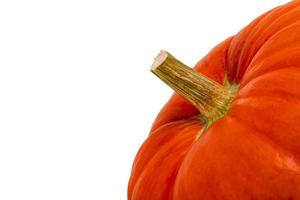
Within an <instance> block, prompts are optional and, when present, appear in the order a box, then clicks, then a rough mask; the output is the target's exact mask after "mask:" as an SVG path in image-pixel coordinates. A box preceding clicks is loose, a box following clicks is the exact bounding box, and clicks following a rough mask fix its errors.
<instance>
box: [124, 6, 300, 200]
mask: <svg viewBox="0 0 300 200" xmlns="http://www.w3.org/2000/svg"><path fill="white" fill-rule="evenodd" d="M195 70H196V71H198V72H201V73H202V74H204V75H206V76H207V77H209V78H211V79H214V80H215V81H217V82H219V83H223V82H224V79H225V77H227V78H228V80H229V81H230V82H231V83H236V84H238V85H239V89H238V92H237V94H236V96H235V97H234V99H233V101H232V103H231V105H230V108H229V110H228V112H227V113H226V114H225V115H224V116H223V117H222V118H221V119H219V120H217V121H215V122H214V123H213V124H212V125H211V126H210V127H209V128H208V129H206V130H205V131H204V132H203V134H202V135H201V137H200V138H197V134H198V133H199V131H200V130H201V129H202V128H203V124H201V122H200V121H198V120H195V119H192V117H193V116H196V115H198V114H199V111H197V109H196V108H195V107H194V106H192V105H191V104H190V103H189V102H187V101H186V100H185V99H184V98H182V97H180V96H179V95H177V94H174V95H173V96H172V97H171V99H170V100H169V102H168V103H167V104H166V105H165V106H164V108H163V109H162V110H161V112H160V113H159V115H158V117H157V119H156V120H155V122H154V124H153V127H152V130H151V133H150V135H149V138H148V139H147V140H146V141H145V143H144V144H143V145H142V147H141V149H140V150H139V152H138V154H137V156H136V159H135V161H134V164H133V169H132V174H131V178H130V181H129V185H128V199H130V200H140V199H142V200H200V199H204V200H215V199H217V200H219V199H228V200H240V199H243V200H247V199H262V200H265V199H272V200H273V199H279V200H285V199H286V200H288V199H294V200H295V199H300V1H292V2H290V3H288V4H285V5H283V6H280V7H277V8H275V9H273V10H271V11H269V12H267V13H265V14H263V15H262V16H260V17H258V18H257V19H256V20H254V21H253V22H252V23H250V24H249V25H248V26H247V27H245V28H244V29H243V30H242V31H241V32H239V33H238V34H237V35H235V36H233V37H231V38H229V39H227V40H225V41H224V42H222V43H221V44H219V45H218V46H216V47H215V48H214V49H213V50H212V51H211V52H210V53H209V54H208V55H207V56H206V57H204V58H203V59H202V60H201V61H200V62H199V63H198V64H197V65H196V66H195Z"/></svg>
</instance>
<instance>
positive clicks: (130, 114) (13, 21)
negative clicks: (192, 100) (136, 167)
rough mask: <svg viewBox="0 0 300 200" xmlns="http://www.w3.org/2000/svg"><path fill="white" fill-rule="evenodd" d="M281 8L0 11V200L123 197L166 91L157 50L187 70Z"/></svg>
mask: <svg viewBox="0 0 300 200" xmlns="http://www.w3.org/2000/svg"><path fill="white" fill-rule="evenodd" d="M285 2H288V1H285V0H265V1H261V0H248V1H238V0H227V1H220V0H219V1H217V0H210V1H199V0H194V1H192V0H185V1H177V0H167V1H163V0H151V1H141V0H127V1H126V0H123V1H122V0H118V1H117V0H110V1H109V0H107V1H103V0H100V1H99V0H98V1H90V0H85V1H83V0H81V1H78V0H72V1H71V0H70V1H67V0H51V1H38V0H36V1H32V0H29V1H14V0H9V1H8V0H7V1H6V0H3V1H0V199H1V200H9V199H14V200H23V199H30V200H45V199H49V200H50V199H51V200H54V199H55V200H68V199H70V200H71V199H72V200H76V199H82V200H94V199H101V200H102V199H109V200H110V199H112V200H118V199H126V192H127V191H126V190H127V182H128V179H129V175H130V170H131V165H132V162H133V159H134V156H135V154H136V152H137V150H138V148H139V146H140V145H141V144H142V142H143V140H144V139H145V138H146V137H147V134H148V131H149V129H150V126H151V123H152V121H153V120H154V118H155V116H156V114H157V113H158V111H159V109H160V108H161V107H162V106H163V104H164V103H165V102H166V100H167V99H168V98H169V96H170V95H171V93H172V91H171V90H170V89H169V88H168V87H167V86H165V85H164V84H163V83H162V82H160V81H159V80H158V79H157V78H156V77H155V76H154V75H152V74H151V73H150V72H149V68H150V65H151V63H152V60H153V57H154V56H156V54H157V53H158V52H159V50H160V49H165V50H168V51H170V52H171V53H172V54H174V55H175V56H176V57H178V58H179V59H181V60H182V61H183V62H185V63H186V64H188V65H190V66H193V65H194V64H195V63H196V62H197V61H198V60H199V59H200V58H201V57H202V56H204V55H205V54H206V53H207V52H208V51H209V50H210V49H211V48H212V47H213V46H215V45H216V44H217V43H218V42H221V41H222V40H223V39H225V38H227V37H228V36H230V35H232V34H235V33H236V32H237V31H239V30H240V29H241V28H242V27H243V26H245V25H246V24H248V23H249V22H250V21H251V20H252V19H254V18H255V17H256V16H258V15H259V14H262V13H263V12H265V11H267V10H269V9H271V8H273V7H274V6H277V5H280V4H281V3H285Z"/></svg>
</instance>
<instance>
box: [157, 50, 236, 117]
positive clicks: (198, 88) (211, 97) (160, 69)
mask: <svg viewBox="0 0 300 200" xmlns="http://www.w3.org/2000/svg"><path fill="white" fill-rule="evenodd" d="M151 72H153V73H154V74H155V75H156V76H157V77H158V78H160V79H161V80H162V81H163V82H165V83H166V84H167V85H168V86H170V87H171V88H172V89H173V90H175V91H176V92H177V93H178V94H179V95H181V96H183V97H184V98H185V99H187V100H188V101H189V102H190V103H191V104H193V105H194V106H195V107H196V108H197V109H198V110H199V111H200V114H201V117H204V118H205V119H206V120H207V121H208V122H212V121H215V120H216V119H218V118H220V117H222V116H223V115H224V114H225V112H226V111H227V110H228V107H229V104H230V103H231V100H232V96H233V95H232V91H231V89H230V88H227V87H225V86H223V85H221V84H219V83H217V82H216V81H213V80H211V79H209V78H207V77H205V76H204V75H202V74H200V73H198V72H196V71H194V70H193V69H192V68H190V67H188V66H186V65H185V64H183V63H182V62H180V61H179V60H177V59H176V58H175V57H174V56H172V55H171V54H170V53H168V52H166V51H161V52H160V53H159V55H158V56H157V57H156V58H155V60H154V63H153V64H152V67H151Z"/></svg>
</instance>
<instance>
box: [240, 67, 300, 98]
mask: <svg viewBox="0 0 300 200" xmlns="http://www.w3.org/2000/svg"><path fill="white" fill-rule="evenodd" d="M272 69H273V68H272ZM292 69H295V71H294V73H300V65H299V67H297V66H289V67H280V68H277V69H274V70H268V71H265V72H264V73H262V74H259V75H257V76H255V78H253V79H249V81H248V82H243V83H242V84H241V85H240V87H239V92H238V95H239V94H240V93H242V92H244V90H245V88H246V87H248V86H249V85H251V84H253V83H255V82H257V81H263V80H265V79H268V78H272V77H270V76H272V75H273V74H277V73H283V72H285V71H289V70H292ZM286 92H289V91H286Z"/></svg>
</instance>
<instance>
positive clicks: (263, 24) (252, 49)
mask: <svg viewBox="0 0 300 200" xmlns="http://www.w3.org/2000/svg"><path fill="white" fill-rule="evenodd" d="M289 6H290V7H292V6H294V7H292V8H290V7H288V6H287V5H285V6H279V7H277V8H275V9H273V11H272V12H270V13H269V14H268V15H266V16H265V17H264V18H263V19H261V20H260V21H259V22H258V24H257V25H256V27H255V28H254V27H253V28H252V31H251V32H250V33H249V36H248V37H247V39H246V41H245V43H244V45H243V48H242V51H241V53H240V56H239V59H238V63H237V66H238V67H237V72H236V76H237V79H238V80H240V78H241V77H242V76H243V74H244V73H245V72H246V71H247V68H248V66H249V65H250V63H251V61H252V59H253V58H254V57H255V55H256V54H257V53H258V52H259V50H260V49H261V48H262V46H263V45H264V44H265V43H266V42H267V41H268V40H269V39H270V38H271V37H272V36H273V35H275V34H276V33H277V32H279V31H280V30H281V29H282V28H285V27H286V25H281V27H280V28H277V29H278V30H277V31H275V32H273V33H271V34H270V33H269V34H268V35H267V36H265V34H264V33H268V31H269V30H270V27H272V26H273V25H274V24H276V23H278V22H279V21H280V20H281V19H282V18H283V17H284V16H286V15H289V14H291V13H292V12H293V11H294V10H295V9H299V6H300V2H290V5H289ZM286 10H288V11H287V12H286ZM274 15H275V16H274ZM274 17H276V19H275V20H273V18H274ZM270 20H272V21H271V23H268V22H269V21H270ZM290 21H292V22H291V24H292V23H293V21H294V20H290ZM263 37H265V38H264V39H263V41H261V40H262V38H263ZM258 42H259V44H260V45H258V46H257V45H253V44H257V43H258ZM241 68H243V70H242V72H241Z"/></svg>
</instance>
